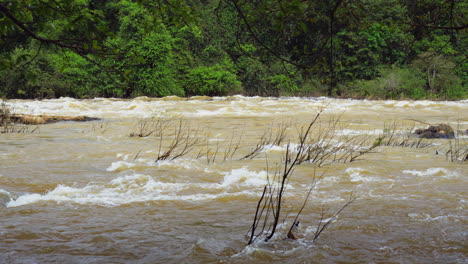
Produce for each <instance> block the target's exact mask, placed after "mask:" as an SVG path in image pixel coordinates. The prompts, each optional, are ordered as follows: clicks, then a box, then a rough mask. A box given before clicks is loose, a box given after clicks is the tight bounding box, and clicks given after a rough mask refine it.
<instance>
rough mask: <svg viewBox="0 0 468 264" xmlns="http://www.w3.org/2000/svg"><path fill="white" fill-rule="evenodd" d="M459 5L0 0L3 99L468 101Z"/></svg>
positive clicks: (365, 0) (463, 11)
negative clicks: (229, 97) (255, 97)
mask: <svg viewBox="0 0 468 264" xmlns="http://www.w3.org/2000/svg"><path fill="white" fill-rule="evenodd" d="M467 12H468V3H467V2H466V1H465V0H326V1H303V0H292V1H271V0H264V1H246V0H204V1H203V0H198V1H196V0H195V1H190V0H158V1H149V0H22V1H17V0H0V97H5V98H54V97H61V96H69V97H76V98H92V97H123V98H129V97H135V96H154V97H159V96H168V95H177V96H192V95H208V96H224V95H232V94H245V95H260V96H291V95H295V96H318V95H326V96H340V97H354V98H381V99H401V98H410V99H426V98H430V99H460V98H467V97H468V91H467V90H468V89H467V81H468V79H467V78H468V77H467V72H468V64H467V58H466V50H467V43H468V42H467Z"/></svg>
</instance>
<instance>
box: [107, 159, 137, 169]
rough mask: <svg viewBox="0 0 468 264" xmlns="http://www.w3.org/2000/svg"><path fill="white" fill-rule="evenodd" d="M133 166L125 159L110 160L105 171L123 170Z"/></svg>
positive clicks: (133, 165)
mask: <svg viewBox="0 0 468 264" xmlns="http://www.w3.org/2000/svg"><path fill="white" fill-rule="evenodd" d="M133 167H135V164H134V163H130V162H127V161H116V162H112V164H111V165H110V166H109V167H108V168H107V169H106V171H123V170H128V169H130V168H133Z"/></svg>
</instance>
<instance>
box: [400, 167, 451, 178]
mask: <svg viewBox="0 0 468 264" xmlns="http://www.w3.org/2000/svg"><path fill="white" fill-rule="evenodd" d="M403 173H407V174H412V175H415V176H419V177H423V176H435V175H437V176H450V175H455V174H454V173H451V172H450V171H449V170H447V169H444V168H429V169H427V170H425V171H418V170H404V171H403Z"/></svg>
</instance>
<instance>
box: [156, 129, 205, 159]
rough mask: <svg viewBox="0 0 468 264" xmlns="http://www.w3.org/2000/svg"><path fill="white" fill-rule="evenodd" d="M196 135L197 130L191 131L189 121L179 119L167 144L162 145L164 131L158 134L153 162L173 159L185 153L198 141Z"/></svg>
mask: <svg viewBox="0 0 468 264" xmlns="http://www.w3.org/2000/svg"><path fill="white" fill-rule="evenodd" d="M197 135H198V130H195V131H192V130H191V127H190V124H189V123H186V122H184V121H183V120H179V122H178V124H177V125H176V126H175V127H174V134H173V138H172V141H171V143H170V144H169V146H167V147H163V140H164V138H165V136H166V135H164V133H161V134H160V136H159V146H158V157H157V158H156V160H155V162H156V161H159V160H175V159H177V158H180V157H182V156H185V155H187V154H188V153H189V152H190V151H191V150H192V149H193V148H194V146H196V145H197V144H199V143H200V139H199V138H198V136H197ZM163 149H165V150H163Z"/></svg>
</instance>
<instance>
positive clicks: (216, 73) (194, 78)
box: [184, 66, 242, 96]
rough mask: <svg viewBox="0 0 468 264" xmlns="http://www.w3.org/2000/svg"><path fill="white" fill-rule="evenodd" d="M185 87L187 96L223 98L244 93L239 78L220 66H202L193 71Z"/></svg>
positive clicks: (188, 76)
mask: <svg viewBox="0 0 468 264" xmlns="http://www.w3.org/2000/svg"><path fill="white" fill-rule="evenodd" d="M184 87H185V91H186V93H187V95H209V96H223V95H228V94H236V93H240V92H241V91H242V89H241V83H240V82H239V81H238V80H237V76H236V75H235V74H233V73H231V72H229V71H227V70H224V69H222V68H221V67H219V66H213V67H205V66H200V67H198V68H195V69H193V70H191V71H190V72H189V74H188V75H187V79H186V81H185V83H184Z"/></svg>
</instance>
